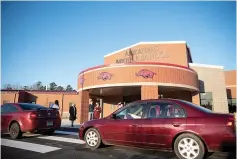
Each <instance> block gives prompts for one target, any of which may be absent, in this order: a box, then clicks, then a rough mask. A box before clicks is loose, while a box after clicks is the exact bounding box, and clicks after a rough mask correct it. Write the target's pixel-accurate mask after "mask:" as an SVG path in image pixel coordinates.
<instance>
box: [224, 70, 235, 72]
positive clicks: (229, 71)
mask: <svg viewBox="0 0 237 159" xmlns="http://www.w3.org/2000/svg"><path fill="white" fill-rule="evenodd" d="M235 71H236V70H225V72H235Z"/></svg>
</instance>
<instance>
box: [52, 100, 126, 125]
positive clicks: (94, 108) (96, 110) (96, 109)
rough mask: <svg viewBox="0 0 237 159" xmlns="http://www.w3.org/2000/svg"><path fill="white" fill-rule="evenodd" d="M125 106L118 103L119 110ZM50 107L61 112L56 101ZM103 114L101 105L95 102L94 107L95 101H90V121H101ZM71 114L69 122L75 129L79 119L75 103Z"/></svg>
mask: <svg viewBox="0 0 237 159" xmlns="http://www.w3.org/2000/svg"><path fill="white" fill-rule="evenodd" d="M123 106H124V104H123V103H122V102H120V103H118V108H119V109H120V108H122V107H123ZM49 107H50V108H52V109H57V110H58V111H59V110H60V107H59V102H58V100H55V102H54V104H52V105H50V106H49ZM101 112H102V109H101V106H100V103H99V102H98V101H97V102H95V105H94V104H93V100H92V99H90V101H89V116H88V119H89V120H93V119H99V118H100V117H101ZM59 113H60V111H59ZM69 114H70V116H69V120H70V121H71V126H72V127H73V124H74V121H75V120H76V118H77V108H76V105H75V103H72V104H71V105H70V106H69ZM60 116H61V115H60Z"/></svg>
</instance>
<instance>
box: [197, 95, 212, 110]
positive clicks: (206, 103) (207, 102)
mask: <svg viewBox="0 0 237 159" xmlns="http://www.w3.org/2000/svg"><path fill="white" fill-rule="evenodd" d="M212 102H213V100H212V93H211V92H205V93H200V103H201V106H203V107H204V108H207V109H209V110H212V108H213V103H212Z"/></svg>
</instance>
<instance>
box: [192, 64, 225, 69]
mask: <svg viewBox="0 0 237 159" xmlns="http://www.w3.org/2000/svg"><path fill="white" fill-rule="evenodd" d="M189 66H197V67H207V68H217V69H224V66H219V65H206V64H198V63H189Z"/></svg>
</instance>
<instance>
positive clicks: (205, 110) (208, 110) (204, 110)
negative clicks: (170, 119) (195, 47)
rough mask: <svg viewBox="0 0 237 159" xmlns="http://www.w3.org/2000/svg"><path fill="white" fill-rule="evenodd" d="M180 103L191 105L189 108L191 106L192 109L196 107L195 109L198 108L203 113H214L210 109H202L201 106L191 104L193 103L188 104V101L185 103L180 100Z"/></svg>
mask: <svg viewBox="0 0 237 159" xmlns="http://www.w3.org/2000/svg"><path fill="white" fill-rule="evenodd" d="M179 101H180V102H182V103H184V104H187V105H189V106H191V107H194V108H196V109H199V110H201V111H203V112H208V113H211V112H212V111H211V110H210V109H207V108H204V107H200V106H199V105H196V104H194V103H191V102H188V101H184V100H179Z"/></svg>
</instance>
